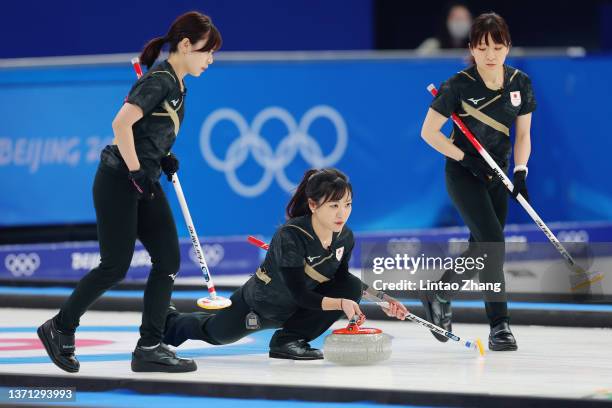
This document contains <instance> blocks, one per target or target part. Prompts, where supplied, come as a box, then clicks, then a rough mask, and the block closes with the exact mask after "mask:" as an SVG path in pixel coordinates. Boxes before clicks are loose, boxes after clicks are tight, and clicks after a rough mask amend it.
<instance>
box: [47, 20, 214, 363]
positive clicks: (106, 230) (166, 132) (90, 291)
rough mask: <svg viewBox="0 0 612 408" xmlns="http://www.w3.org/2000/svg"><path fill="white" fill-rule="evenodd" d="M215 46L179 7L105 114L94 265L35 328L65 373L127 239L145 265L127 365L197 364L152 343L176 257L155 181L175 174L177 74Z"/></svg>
mask: <svg viewBox="0 0 612 408" xmlns="http://www.w3.org/2000/svg"><path fill="white" fill-rule="evenodd" d="M164 44H168V46H169V50H170V55H169V57H168V59H167V60H165V61H163V62H161V63H159V64H158V65H156V66H154V67H153V68H151V66H152V65H153V63H154V62H155V60H156V59H157V57H158V56H159V54H160V51H161V48H162V47H163V46H164ZM220 46H221V35H220V34H219V31H218V30H217V29H216V28H215V26H214V25H213V24H212V22H211V20H210V18H209V17H207V16H205V15H203V14H200V13H198V12H189V13H186V14H184V15H182V16H180V17H178V18H177V19H176V20H175V21H174V23H173V24H172V26H171V27H170V29H169V31H168V33H167V34H166V35H165V36H164V37H158V38H155V39H153V40H151V41H149V43H148V44H147V45H146V46H145V48H144V50H143V51H142V54H141V55H140V61H141V62H143V63H144V64H145V65H147V67H148V68H150V70H149V71H148V72H147V73H146V74H145V75H144V76H143V77H142V78H140V79H139V80H138V81H137V82H136V83H135V84H134V86H133V87H132V89H131V90H130V93H129V95H128V96H127V98H126V100H125V103H124V104H123V106H122V107H121V109H120V110H119V113H117V116H116V117H115V119H114V120H113V131H114V134H115V139H114V142H113V144H112V145H109V146H106V147H105V148H104V150H103V151H102V154H101V159H100V165H99V167H98V171H97V174H96V178H95V181H94V186H93V196H94V205H95V208H96V221H97V228H98V240H99V242H100V255H101V261H100V265H99V266H98V267H96V268H94V269H93V270H92V271H91V272H89V273H88V274H87V275H86V276H85V277H83V279H81V281H80V282H79V284H78V285H77V287H76V289H75V290H74V291H73V292H72V294H71V295H70V297H69V298H68V299H67V300H66V302H65V303H64V305H63V306H62V308H61V309H60V311H59V313H58V314H57V315H56V316H55V317H54V318H52V319H50V320H48V321H47V322H45V323H44V324H43V325H42V326H40V327H39V328H38V336H39V337H40V339H41V341H42V342H43V344H44V346H45V349H46V351H47V354H49V357H50V358H51V360H52V361H53V362H54V363H55V364H56V365H57V366H58V367H60V368H61V369H63V370H65V371H68V372H77V371H79V368H80V365H79V361H78V360H77V358H76V357H75V340H74V333H75V330H76V329H77V327H78V325H79V320H80V318H81V316H82V315H83V314H84V313H85V312H86V311H87V309H88V308H89V307H90V306H91V304H93V303H94V302H95V301H96V300H97V299H98V298H99V297H100V296H102V294H103V293H104V292H105V291H106V290H108V289H109V288H111V287H113V286H114V285H116V284H117V283H119V282H120V281H121V280H122V279H123V278H124V277H125V274H126V273H127V271H128V268H129V267H130V262H131V260H132V255H133V253H134V246H135V242H136V239H137V238H138V239H140V241H141V242H142V243H143V245H144V246H145V248H146V249H147V251H148V252H149V254H150V255H151V261H152V263H153V267H152V269H151V273H150V274H149V278H148V280H147V285H146V289H145V292H144V311H143V314H142V325H141V326H140V339H139V340H138V344H137V346H136V349H135V350H134V353H133V354H132V370H133V371H143V372H188V371H194V370H196V368H197V367H196V364H195V362H194V361H193V360H190V359H183V358H178V357H177V356H176V354H175V353H174V351H172V350H170V349H169V348H168V347H167V346H166V345H165V344H163V343H162V336H163V330H164V323H165V319H166V314H167V310H168V305H169V304H170V297H171V294H172V288H173V285H174V278H175V277H176V274H177V273H178V269H179V265H180V253H179V244H178V236H177V231H176V225H175V223H174V219H173V216H172V212H171V210H170V206H169V205H168V201H167V199H166V196H165V195H164V193H163V191H162V189H161V186H160V185H159V182H158V179H159V177H160V174H161V171H162V170H163V171H164V173H165V174H166V175H167V176H168V177H171V176H172V174H174V173H175V172H176V171H177V170H178V160H177V159H176V157H174V155H168V153H169V152H170V148H171V147H172V145H173V144H174V141H175V139H176V137H177V134H178V131H179V127H180V124H181V122H182V120H183V112H184V108H185V101H184V98H185V93H186V89H185V85H184V83H183V78H184V77H185V76H186V75H192V76H195V77H198V76H200V75H201V74H202V72H204V71H205V70H206V68H208V66H209V65H210V64H212V62H213V55H212V54H213V52H214V51H216V50H217V49H219V48H220Z"/></svg>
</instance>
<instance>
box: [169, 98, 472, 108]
mask: <svg viewBox="0 0 612 408" xmlns="http://www.w3.org/2000/svg"><path fill="white" fill-rule="evenodd" d="M483 99H484V98H483ZM170 102H172V105H173V106H174V107H176V104H177V103H179V100H178V99H170Z"/></svg>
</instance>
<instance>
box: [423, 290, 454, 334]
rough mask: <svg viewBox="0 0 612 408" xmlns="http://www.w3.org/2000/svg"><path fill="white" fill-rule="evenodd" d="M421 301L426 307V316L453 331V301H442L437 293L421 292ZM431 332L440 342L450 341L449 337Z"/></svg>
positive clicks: (445, 328)
mask: <svg viewBox="0 0 612 408" xmlns="http://www.w3.org/2000/svg"><path fill="white" fill-rule="evenodd" d="M419 297H420V298H421V303H422V304H423V308H424V309H425V317H426V319H427V320H428V321H429V322H430V323H433V324H435V325H436V326H438V327H441V328H443V329H444V330H446V331H452V328H453V324H452V319H453V309H452V308H451V302H450V301H445V302H441V301H440V300H439V299H438V297H437V296H436V295H435V293H426V292H421V293H420V294H419ZM430 331H431V334H433V336H434V337H435V338H436V339H437V340H438V341H440V342H442V343H445V342H447V341H448V337H446V336H442V335H441V334H438V333H436V332H434V331H433V330H430Z"/></svg>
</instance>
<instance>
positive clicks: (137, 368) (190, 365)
mask: <svg viewBox="0 0 612 408" xmlns="http://www.w3.org/2000/svg"><path fill="white" fill-rule="evenodd" d="M197 369H198V366H197V365H196V363H195V361H193V360H191V359H188V358H180V357H177V356H176V353H175V352H174V351H172V350H170V348H169V347H168V346H167V345H165V344H164V343H160V344H159V345H158V346H157V347H155V348H153V349H144V348H142V347H136V349H135V350H134V352H133V353H132V371H134V372H138V373H143V372H147V373H188V372H191V371H195V370H197Z"/></svg>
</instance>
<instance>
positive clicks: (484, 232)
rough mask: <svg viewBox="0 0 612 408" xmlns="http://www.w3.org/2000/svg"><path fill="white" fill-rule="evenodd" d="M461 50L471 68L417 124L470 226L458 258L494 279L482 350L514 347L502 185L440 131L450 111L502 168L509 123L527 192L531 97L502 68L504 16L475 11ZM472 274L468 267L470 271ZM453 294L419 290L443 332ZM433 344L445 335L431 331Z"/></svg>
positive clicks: (451, 275) (527, 86) (506, 40)
mask: <svg viewBox="0 0 612 408" xmlns="http://www.w3.org/2000/svg"><path fill="white" fill-rule="evenodd" d="M469 38H470V39H469V41H470V42H469V48H470V52H471V54H472V56H473V59H474V65H472V66H470V67H469V68H467V69H465V70H463V71H461V72H459V73H457V74H456V75H455V76H453V77H451V78H450V79H449V80H448V81H446V82H445V83H444V84H442V86H441V88H440V91H439V93H438V94H437V96H436V98H435V99H434V101H433V102H432V104H431V107H430V109H429V111H428V112H427V116H426V117H425V121H424V123H423V129H422V132H421V134H422V136H423V138H424V139H425V140H426V141H427V143H429V144H430V145H431V146H432V147H433V148H434V149H436V150H437V151H439V152H440V153H442V154H443V155H445V156H447V160H446V186H447V190H448V193H449V195H450V197H451V200H452V201H453V203H454V205H455V207H456V208H457V210H458V211H459V213H460V215H461V217H462V219H463V221H464V222H465V223H466V225H467V226H468V228H469V230H470V239H469V241H470V244H469V247H468V250H467V251H466V252H465V253H464V254H462V255H461V256H462V257H472V258H476V257H480V256H484V257H485V258H486V262H485V267H484V269H483V270H482V271H480V273H479V278H480V282H481V283H493V284H500V291H499V292H497V293H495V292H494V291H485V292H484V299H485V306H486V312H487V317H488V320H489V324H490V334H489V349H490V350H493V351H503V350H516V349H517V344H516V339H515V338H514V335H513V334H512V332H511V330H510V326H509V321H510V317H509V314H508V308H507V302H506V296H505V280H504V273H503V264H504V256H505V248H504V226H505V223H506V215H507V212H508V195H507V189H506V187H505V186H504V184H503V183H502V182H501V180H500V179H499V178H498V177H494V176H493V175H494V172H493V170H492V168H491V167H490V166H489V165H488V164H487V162H486V161H485V160H484V159H483V158H482V157H481V156H480V154H479V153H478V152H477V151H476V149H475V148H474V147H473V146H472V144H471V143H470V142H469V141H468V139H467V138H465V137H463V135H462V134H461V130H460V129H459V128H458V127H457V125H455V126H454V128H453V132H452V133H451V137H450V140H449V139H447V138H446V137H445V136H444V134H442V133H441V131H440V129H441V128H442V126H443V125H444V124H445V123H446V121H447V120H448V117H449V116H451V115H452V114H453V113H456V114H458V116H460V117H461V118H462V120H463V121H464V123H465V124H466V126H467V127H468V128H469V129H470V130H471V131H472V132H473V133H474V134H475V135H476V137H477V138H478V140H479V141H480V143H481V144H482V145H483V146H484V148H485V150H486V151H488V152H489V154H490V155H491V156H492V158H493V160H494V161H495V162H497V164H498V165H499V167H500V168H501V169H502V170H503V171H504V172H507V171H508V167H509V164H510V163H509V160H510V153H511V150H512V145H511V141H510V130H509V129H510V127H512V125H515V130H516V131H515V142H514V164H515V166H514V171H513V173H514V181H513V184H514V190H513V191H512V193H511V194H512V195H513V196H514V197H517V196H518V194H520V195H522V196H523V197H524V198H525V199H527V200H528V195H527V186H526V179H527V161H528V159H529V155H530V152H531V115H532V112H533V111H534V110H535V108H536V102H535V98H534V94H533V89H532V86H531V81H530V79H529V77H528V76H527V75H525V74H524V73H523V72H521V71H519V70H518V69H516V68H513V67H510V66H508V65H505V64H504V62H505V59H506V56H507V55H508V52H509V49H510V32H509V29H508V26H507V24H506V22H505V21H504V19H503V18H502V17H500V16H499V15H497V14H495V13H487V14H482V15H480V16H479V17H478V18H476V19H475V20H474V22H473V24H472V28H471V31H470V37H469ZM474 272H476V269H474ZM470 278H471V276H468V275H467V274H459V273H455V272H454V271H452V270H448V271H446V272H445V273H444V275H443V276H442V278H441V279H440V282H442V283H456V282H461V281H462V280H464V279H470ZM455 295H456V292H453V291H432V292H429V293H423V294H422V299H421V300H422V302H423V305H424V307H425V311H426V314H427V318H428V320H430V321H431V322H432V323H433V324H435V325H437V326H440V327H442V328H444V329H445V330H449V331H450V330H451V318H452V313H451V304H450V301H451V299H452V298H453V296H455ZM434 336H435V337H436V338H437V339H438V340H440V341H447V340H448V339H447V338H446V337H443V336H440V335H438V334H436V333H434Z"/></svg>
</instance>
